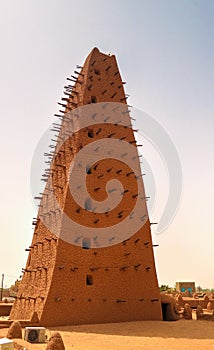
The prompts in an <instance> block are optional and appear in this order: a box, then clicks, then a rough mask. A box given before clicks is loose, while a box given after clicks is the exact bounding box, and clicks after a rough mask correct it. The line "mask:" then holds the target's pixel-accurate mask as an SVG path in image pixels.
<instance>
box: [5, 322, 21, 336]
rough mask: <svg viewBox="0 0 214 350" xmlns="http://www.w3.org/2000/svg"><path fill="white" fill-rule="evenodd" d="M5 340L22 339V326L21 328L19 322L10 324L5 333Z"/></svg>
mask: <svg viewBox="0 0 214 350" xmlns="http://www.w3.org/2000/svg"><path fill="white" fill-rule="evenodd" d="M7 338H8V339H13V338H17V339H22V326H21V324H20V322H18V321H14V322H13V323H12V324H11V326H10V328H9V329H8V332H7Z"/></svg>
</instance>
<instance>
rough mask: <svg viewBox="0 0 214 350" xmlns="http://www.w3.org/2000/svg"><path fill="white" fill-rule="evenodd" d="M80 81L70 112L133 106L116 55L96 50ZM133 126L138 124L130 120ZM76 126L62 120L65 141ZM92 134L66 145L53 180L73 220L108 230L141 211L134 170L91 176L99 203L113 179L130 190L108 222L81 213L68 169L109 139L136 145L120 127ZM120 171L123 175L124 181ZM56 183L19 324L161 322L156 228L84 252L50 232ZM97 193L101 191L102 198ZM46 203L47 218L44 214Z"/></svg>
mask: <svg viewBox="0 0 214 350" xmlns="http://www.w3.org/2000/svg"><path fill="white" fill-rule="evenodd" d="M74 80H75V85H74V87H73V88H72V89H71V87H69V86H68V87H66V98H64V99H63V101H65V102H63V103H62V105H63V107H65V112H69V111H70V110H72V109H75V108H76V107H79V106H84V105H86V104H89V103H95V102H97V103H98V102H119V103H123V104H126V96H125V93H124V89H123V82H122V80H121V76H120V73H119V71H118V66H117V62H116V59H115V56H113V55H112V56H109V55H105V54H102V53H100V52H99V50H98V49H96V48H95V49H93V50H92V52H91V53H90V54H89V56H88V57H87V59H86V61H85V64H84V66H83V67H82V69H81V71H80V73H79V75H78V77H77V79H74ZM127 118H128V119H129V121H130V118H129V116H128V117H127ZM130 123H131V121H130ZM68 124H69V123H68V121H67V120H66V119H63V118H62V125H61V129H60V130H61V131H60V132H59V137H60V136H62V133H63V132H65V131H66V128H67V127H68ZM90 132H92V134H93V140H91V137H90V135H89V134H87V129H86V130H80V131H78V132H77V133H76V134H75V135H74V136H73V137H72V138H71V139H69V141H68V142H66V143H65V145H64V146H63V149H61V150H60V152H59V153H58V154H57V155H56V157H55V159H54V160H53V161H52V163H51V172H50V173H51V175H50V176H52V181H53V184H54V186H55V187H54V188H55V190H54V191H55V195H56V197H57V199H58V201H59V203H60V206H61V207H62V208H63V210H64V212H65V213H67V215H68V216H73V218H74V220H75V221H77V222H79V223H81V222H84V225H88V226H90V227H95V228H97V227H99V225H100V226H104V227H107V226H109V225H112V224H114V223H116V222H118V221H119V220H122V219H123V218H121V215H119V214H118V213H120V212H121V209H122V210H123V211H124V212H123V215H124V216H127V215H129V214H130V208H132V207H133V206H134V205H135V202H136V198H135V193H136V183H135V178H134V176H125V175H123V174H127V172H128V171H129V169H128V168H126V165H125V164H118V162H116V161H115V160H114V159H109V160H104V161H103V162H101V164H100V166H98V167H96V166H94V168H93V172H92V174H90V175H88V176H87V178H89V179H87V187H88V191H89V192H90V193H91V195H92V196H95V197H96V199H97V200H103V197H104V196H105V183H106V182H107V181H108V180H110V179H111V178H112V176H113V177H114V178H115V177H116V176H118V179H119V180H120V181H121V182H122V183H123V185H124V188H127V189H128V191H127V193H126V196H124V200H123V201H122V204H121V208H117V209H115V210H112V212H111V213H109V215H108V214H107V215H105V214H97V213H91V212H87V211H86V210H85V209H83V208H81V209H79V206H78V205H77V203H75V201H74V200H73V198H72V196H71V194H70V192H69V189H68V185H67V183H68V179H67V173H68V169H69V166H70V164H72V160H73V158H74V156H75V154H76V153H78V151H79V150H80V149H81V148H82V147H83V146H85V145H86V144H87V143H89V142H92V141H94V140H96V139H97V140H98V139H102V138H104V137H109V135H112V137H113V138H120V137H125V138H126V139H127V140H128V142H132V143H133V142H135V139H134V134H133V131H132V129H131V128H125V127H124V126H121V125H116V124H115V125H112V124H103V123H101V124H100V125H93V126H91V128H90ZM136 149H137V148H136ZM109 169H113V170H112V171H111V170H109ZM118 169H119V170H120V171H121V173H120V172H119V173H117V171H118ZM49 181H50V179H48V180H47V186H46V189H45V191H44V194H43V196H42V199H41V207H40V209H39V215H38V217H37V219H36V221H35V222H34V224H35V230H34V236H33V240H32V244H31V246H30V247H29V256H28V261H27V265H26V268H25V270H24V275H23V279H22V282H21V284H20V286H19V291H18V297H17V300H16V302H15V303H14V306H13V309H12V311H11V315H10V317H11V319H15V320H19V319H25V320H26V319H31V318H32V315H33V313H34V312H36V313H37V314H38V317H39V320H40V324H41V325H44V326H56V325H66V324H67V325H69V324H70V325H71V324H86V323H105V322H121V321H131V320H147V319H149V320H161V319H162V312H161V303H160V294H159V288H158V282H157V276H156V270H155V264H154V256H153V247H152V239H151V231H150V222H149V220H148V221H147V222H146V223H145V224H144V225H143V227H142V228H141V229H140V230H139V231H138V232H136V233H135V234H134V235H133V236H132V237H131V238H130V239H128V240H126V241H124V242H122V243H119V244H117V245H114V246H111V247H105V248H99V249H96V248H91V249H83V248H82V247H78V246H75V245H72V244H69V243H67V242H65V241H63V240H62V239H60V238H58V237H57V236H55V235H54V234H52V233H51V229H48V228H47V227H46V226H45V223H46V221H47V220H48V221H49V223H50V222H51V225H52V227H53V228H56V226H57V225H58V226H60V224H61V216H60V213H59V212H58V211H57V210H56V208H55V207H54V205H53V203H52V201H51V197H50V195H49V192H48V186H49ZM142 186H143V184H142ZM94 188H99V189H100V190H99V191H96V192H95V190H94ZM144 195H145V194H144ZM44 201H45V206H46V212H44V210H43V207H42V205H43V204H44ZM47 208H48V211H47ZM143 210H146V202H142V212H143ZM92 214H93V215H92ZM98 216H99V220H97V218H98ZM40 217H42V219H43V220H42V221H43V222H42V221H41V220H40ZM87 276H88V277H87ZM86 280H87V282H88V284H87V283H86ZM34 315H35V314H34Z"/></svg>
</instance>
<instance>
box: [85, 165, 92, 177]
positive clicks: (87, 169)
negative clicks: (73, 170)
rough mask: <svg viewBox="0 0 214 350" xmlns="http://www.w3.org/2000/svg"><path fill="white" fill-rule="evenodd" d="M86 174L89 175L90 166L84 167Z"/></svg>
mask: <svg viewBox="0 0 214 350" xmlns="http://www.w3.org/2000/svg"><path fill="white" fill-rule="evenodd" d="M86 174H89V175H90V174H91V168H90V166H87V167H86Z"/></svg>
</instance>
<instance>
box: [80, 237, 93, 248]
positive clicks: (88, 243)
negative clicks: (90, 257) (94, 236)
mask: <svg viewBox="0 0 214 350" xmlns="http://www.w3.org/2000/svg"><path fill="white" fill-rule="evenodd" d="M82 248H83V249H90V248H91V241H90V239H89V238H83V240H82Z"/></svg>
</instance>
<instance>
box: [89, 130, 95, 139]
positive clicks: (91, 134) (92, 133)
mask: <svg viewBox="0 0 214 350" xmlns="http://www.w3.org/2000/svg"><path fill="white" fill-rule="evenodd" d="M88 137H90V138H93V137H94V131H93V130H89V131H88Z"/></svg>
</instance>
